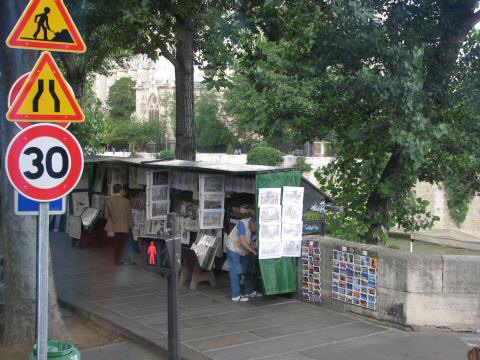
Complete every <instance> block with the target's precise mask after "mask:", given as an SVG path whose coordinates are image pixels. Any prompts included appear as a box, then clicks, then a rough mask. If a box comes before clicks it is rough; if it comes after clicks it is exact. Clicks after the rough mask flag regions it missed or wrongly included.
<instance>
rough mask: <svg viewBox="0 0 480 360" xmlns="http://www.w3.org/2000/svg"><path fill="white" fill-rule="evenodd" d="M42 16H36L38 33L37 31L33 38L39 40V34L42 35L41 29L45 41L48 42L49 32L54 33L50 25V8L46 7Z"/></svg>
mask: <svg viewBox="0 0 480 360" xmlns="http://www.w3.org/2000/svg"><path fill="white" fill-rule="evenodd" d="M43 11H44V12H43V13H42V14H37V15H35V23H36V24H38V25H37V31H35V34H33V38H34V39H37V36H38V34H39V33H40V29H41V30H43V40H48V32H47V30H50V31H52V29H50V24H49V23H48V14H49V13H50V8H49V7H46V8H45V9H43Z"/></svg>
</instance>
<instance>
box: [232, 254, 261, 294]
mask: <svg viewBox="0 0 480 360" xmlns="http://www.w3.org/2000/svg"><path fill="white" fill-rule="evenodd" d="M227 259H228V266H229V271H230V284H231V287H232V298H235V297H238V296H240V295H241V290H240V275H241V274H243V275H244V285H245V294H250V293H252V292H253V291H255V272H254V271H255V257H254V256H253V255H252V254H250V253H248V254H247V255H245V256H241V255H240V254H237V253H236V252H233V251H231V250H227Z"/></svg>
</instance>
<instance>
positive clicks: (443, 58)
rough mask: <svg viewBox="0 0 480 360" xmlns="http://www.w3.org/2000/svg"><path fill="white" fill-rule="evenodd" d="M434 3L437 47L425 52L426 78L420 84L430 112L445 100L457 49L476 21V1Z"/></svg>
mask: <svg viewBox="0 0 480 360" xmlns="http://www.w3.org/2000/svg"><path fill="white" fill-rule="evenodd" d="M438 2H439V8H440V19H439V32H440V39H439V42H438V44H437V46H436V47H435V48H433V49H432V50H431V51H430V52H427V53H426V62H427V76H426V78H425V82H424V89H425V91H426V93H427V94H428V95H429V98H430V104H428V105H429V106H428V108H430V109H433V111H434V112H436V110H438V109H439V108H441V107H442V106H443V105H444V104H445V102H446V101H447V99H448V97H447V96H446V94H447V92H448V85H449V83H450V79H451V76H452V73H453V71H454V69H455V64H456V61H457V59H458V54H459V51H460V48H461V47H462V44H463V42H464V41H465V38H466V36H467V35H468V33H469V32H470V31H471V30H472V29H473V27H474V26H475V24H476V21H477V19H478V14H475V9H476V7H477V5H478V0H467V1H463V2H461V1H457V2H451V3H450V2H448V1H446V0H438Z"/></svg>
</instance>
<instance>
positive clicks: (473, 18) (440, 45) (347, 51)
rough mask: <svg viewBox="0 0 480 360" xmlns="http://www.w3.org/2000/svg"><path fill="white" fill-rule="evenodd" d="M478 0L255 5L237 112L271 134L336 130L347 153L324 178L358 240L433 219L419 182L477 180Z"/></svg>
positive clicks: (241, 57) (340, 152)
mask: <svg viewBox="0 0 480 360" xmlns="http://www.w3.org/2000/svg"><path fill="white" fill-rule="evenodd" d="M477 6H478V1H464V0H462V1H460V0H458V1H445V0H422V1H417V2H391V1H368V0H359V1H355V2H345V1H339V0H338V1H336V0H334V1H329V2H318V1H308V0H301V1H268V2H262V1H260V2H254V3H250V6H248V11H247V14H249V16H250V19H252V22H251V23H249V24H248V25H249V26H247V27H244V32H246V33H248V36H249V38H250V39H251V40H250V43H245V42H242V41H239V42H238V47H239V48H240V49H241V50H240V51H239V52H238V53H237V58H236V62H235V74H236V75H235V77H234V79H233V82H232V86H231V89H230V90H229V91H228V92H227V94H226V98H227V100H229V99H230V103H229V105H228V106H227V109H228V110H229V112H230V113H231V114H233V115H234V116H235V117H236V118H237V120H238V122H239V123H241V125H242V126H244V127H245V128H247V129H249V130H253V131H256V132H258V133H260V134H262V135H266V136H275V137H279V136H282V137H286V138H291V139H295V140H297V141H304V140H312V139H314V138H323V137H324V136H326V135H327V134H328V135H329V136H330V137H332V138H333V139H334V141H335V144H336V147H337V158H336V160H335V161H334V162H333V163H331V164H330V165H329V166H328V167H327V168H325V169H324V170H323V171H322V172H321V173H320V174H319V179H320V182H321V184H322V186H323V187H324V189H326V190H328V191H330V193H331V194H332V195H333V196H334V198H335V200H336V201H337V202H339V204H340V205H343V206H344V207H345V208H346V212H345V213H343V214H341V215H339V216H342V217H343V221H342V222H341V224H344V226H346V227H347V226H348V225H349V224H350V223H352V222H355V223H358V224H363V226H358V227H356V228H358V229H359V231H360V233H359V234H356V235H357V236H358V237H361V238H364V239H366V240H367V241H368V242H378V241H379V240H383V239H384V238H385V235H386V231H387V230H388V229H389V228H391V227H392V226H393V225H394V224H399V225H401V226H402V228H403V229H405V230H415V229H419V228H425V227H428V226H430V225H431V224H432V221H433V220H434V218H433V215H432V214H430V213H428V212H427V211H426V206H427V205H428V203H426V202H425V201H423V200H421V199H415V197H413V195H412V193H411V190H412V188H413V186H414V184H415V183H416V182H417V181H418V180H427V181H430V182H440V181H445V182H447V183H448V182H450V183H451V184H455V189H456V190H455V192H462V191H464V192H466V193H468V194H472V192H474V191H476V190H478V187H479V183H478V177H477V176H476V174H478V170H479V163H478V159H479V158H480V157H479V156H478V155H479V154H478V149H479V145H480V144H479V135H480V128H479V124H480V122H479V121H478V97H477V96H475V95H476V94H477V93H478V89H479V88H478V82H476V81H471V79H476V78H478V77H475V75H476V72H477V71H478V64H479V60H478V59H479V57H478V41H477V40H478V34H477V33H476V32H475V31H474V30H473V26H474V24H475V23H476V22H477V21H478V19H479V16H480V15H479V12H475V10H476V8H477ZM274 15H275V16H274ZM465 174H468V176H466V179H465Z"/></svg>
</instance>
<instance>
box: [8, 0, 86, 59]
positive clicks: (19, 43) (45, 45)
mask: <svg viewBox="0 0 480 360" xmlns="http://www.w3.org/2000/svg"><path fill="white" fill-rule="evenodd" d="M41 1H42V0H31V1H30V3H29V4H28V5H27V7H26V8H25V11H24V12H23V14H22V16H21V17H20V19H19V20H18V22H17V24H16V25H15V27H14V28H13V30H12V32H11V33H10V35H9V36H8V38H7V46H8V47H11V48H20V49H36V50H52V51H63V52H75V53H84V52H85V51H86V50H87V47H86V46H85V43H84V42H83V39H82V37H81V35H80V33H79V31H78V29H77V27H76V26H75V23H74V22H73V19H72V17H71V16H70V13H69V12H68V10H67V8H66V7H65V4H64V3H63V1H62V0H54V2H55V4H56V5H57V7H58V10H59V11H60V14H61V15H62V17H63V19H64V20H65V22H66V23H67V27H68V30H69V31H70V32H71V34H72V38H73V40H74V41H75V42H76V45H65V44H61V43H58V44H57V43H51V42H46V41H38V40H37V41H35V40H32V41H26V40H20V35H21V33H22V31H23V29H25V26H26V22H27V21H28V20H29V19H31V18H32V16H33V13H34V12H35V11H36V9H37V8H38V7H39V4H40V2H41Z"/></svg>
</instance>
